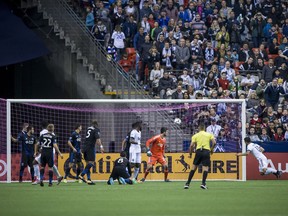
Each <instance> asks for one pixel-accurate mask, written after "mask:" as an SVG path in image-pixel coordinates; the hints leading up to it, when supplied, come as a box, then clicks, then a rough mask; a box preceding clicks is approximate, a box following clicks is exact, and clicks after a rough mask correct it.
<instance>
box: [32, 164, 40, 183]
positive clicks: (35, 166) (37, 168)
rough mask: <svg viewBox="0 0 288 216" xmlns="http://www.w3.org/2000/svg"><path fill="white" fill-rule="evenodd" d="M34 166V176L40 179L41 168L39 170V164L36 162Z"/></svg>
mask: <svg viewBox="0 0 288 216" xmlns="http://www.w3.org/2000/svg"><path fill="white" fill-rule="evenodd" d="M33 168H34V176H35V177H36V179H38V180H39V179H40V170H39V165H38V164H35V165H33Z"/></svg>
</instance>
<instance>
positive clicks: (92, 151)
mask: <svg viewBox="0 0 288 216" xmlns="http://www.w3.org/2000/svg"><path fill="white" fill-rule="evenodd" d="M96 144H97V145H99V147H100V151H101V152H102V153H103V152H104V148H103V145H102V142H101V139H100V130H99V128H98V123H97V121H96V120H92V122H91V126H90V127H88V128H87V130H86V137H85V142H84V145H83V147H82V152H83V154H84V159H85V161H86V166H85V168H84V170H83V171H82V173H81V174H80V175H79V179H81V180H82V181H83V182H86V183H87V184H89V185H94V184H95V183H94V182H93V181H91V178H90V174H91V172H90V169H91V168H92V167H93V166H94V163H95V159H96ZM85 175H87V180H85V179H84V176H85Z"/></svg>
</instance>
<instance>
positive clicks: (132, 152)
mask: <svg viewBox="0 0 288 216" xmlns="http://www.w3.org/2000/svg"><path fill="white" fill-rule="evenodd" d="M141 127H142V123H141V122H137V125H136V126H135V129H133V130H132V131H131V133H130V144H131V145H130V149H129V162H130V165H131V169H132V168H133V170H134V173H133V179H132V181H133V182H134V183H136V178H137V176H138V173H139V170H140V165H141Z"/></svg>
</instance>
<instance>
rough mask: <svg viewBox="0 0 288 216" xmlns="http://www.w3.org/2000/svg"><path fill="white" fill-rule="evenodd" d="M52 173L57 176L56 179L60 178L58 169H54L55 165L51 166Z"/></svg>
mask: <svg viewBox="0 0 288 216" xmlns="http://www.w3.org/2000/svg"><path fill="white" fill-rule="evenodd" d="M53 172H54V173H55V174H56V175H57V178H59V177H61V175H60V173H59V171H58V168H57V167H56V165H54V166H53Z"/></svg>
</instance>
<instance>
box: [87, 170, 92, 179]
mask: <svg viewBox="0 0 288 216" xmlns="http://www.w3.org/2000/svg"><path fill="white" fill-rule="evenodd" d="M87 179H88V180H91V172H90V170H88V172H87Z"/></svg>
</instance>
